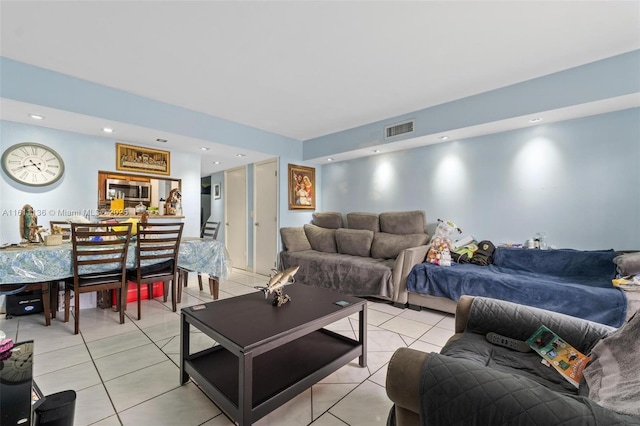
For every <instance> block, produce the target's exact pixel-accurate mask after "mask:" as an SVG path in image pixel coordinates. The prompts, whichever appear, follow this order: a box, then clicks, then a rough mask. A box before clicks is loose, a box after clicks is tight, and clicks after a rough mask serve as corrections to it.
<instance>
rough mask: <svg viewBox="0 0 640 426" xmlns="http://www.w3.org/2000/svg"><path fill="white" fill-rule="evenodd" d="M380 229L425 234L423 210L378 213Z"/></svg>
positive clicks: (425, 222)
mask: <svg viewBox="0 0 640 426" xmlns="http://www.w3.org/2000/svg"><path fill="white" fill-rule="evenodd" d="M380 231H381V232H387V233H389V234H403V235H404V234H426V232H427V219H426V217H425V214H424V211H422V210H414V211H409V212H386V213H380Z"/></svg>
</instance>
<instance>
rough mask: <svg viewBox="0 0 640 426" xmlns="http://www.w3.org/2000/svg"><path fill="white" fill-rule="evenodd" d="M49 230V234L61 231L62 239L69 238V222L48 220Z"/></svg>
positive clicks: (66, 239)
mask: <svg viewBox="0 0 640 426" xmlns="http://www.w3.org/2000/svg"><path fill="white" fill-rule="evenodd" d="M49 232H50V233H51V234H60V233H62V241H69V240H71V224H70V223H69V222H60V221H55V220H50V221H49Z"/></svg>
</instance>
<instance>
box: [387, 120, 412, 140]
mask: <svg viewBox="0 0 640 426" xmlns="http://www.w3.org/2000/svg"><path fill="white" fill-rule="evenodd" d="M414 123H415V121H414V120H410V121H405V122H404V123H400V124H394V125H393V126H387V127H385V128H384V138H385V139H389V138H393V137H396V136H399V135H404V134H407V133H413V125H414Z"/></svg>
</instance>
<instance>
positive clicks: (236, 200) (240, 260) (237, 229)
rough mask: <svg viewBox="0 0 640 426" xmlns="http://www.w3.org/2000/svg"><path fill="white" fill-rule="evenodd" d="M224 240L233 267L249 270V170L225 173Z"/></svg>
mask: <svg viewBox="0 0 640 426" xmlns="http://www.w3.org/2000/svg"><path fill="white" fill-rule="evenodd" d="M224 183H225V185H224V188H225V195H224V198H225V200H226V201H225V203H224V206H225V214H224V217H225V219H226V220H225V231H224V240H225V246H226V247H227V252H228V253H229V257H230V258H231V262H232V266H233V267H234V268H238V269H246V268H247V169H246V167H239V168H237V169H232V170H228V171H226V172H224Z"/></svg>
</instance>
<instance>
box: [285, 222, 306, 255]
mask: <svg viewBox="0 0 640 426" xmlns="http://www.w3.org/2000/svg"><path fill="white" fill-rule="evenodd" d="M280 236H281V237H282V243H283V244H284V248H285V249H286V250H287V251H303V250H311V244H309V240H308V239H307V235H306V234H305V232H304V229H303V228H302V226H297V227H291V228H280Z"/></svg>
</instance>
